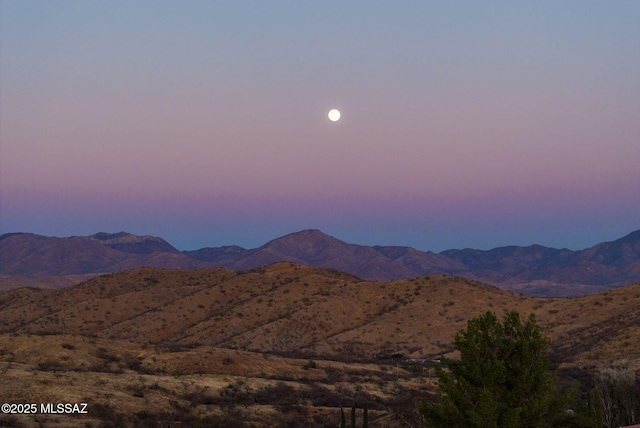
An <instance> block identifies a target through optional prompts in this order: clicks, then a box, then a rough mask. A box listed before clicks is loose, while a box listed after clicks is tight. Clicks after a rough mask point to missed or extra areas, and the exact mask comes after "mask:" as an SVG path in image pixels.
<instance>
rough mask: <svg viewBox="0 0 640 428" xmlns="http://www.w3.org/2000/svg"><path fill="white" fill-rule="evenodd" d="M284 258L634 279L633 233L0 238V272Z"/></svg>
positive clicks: (589, 280)
mask: <svg viewBox="0 0 640 428" xmlns="http://www.w3.org/2000/svg"><path fill="white" fill-rule="evenodd" d="M280 261H288V262H294V263H299V264H304V265H309V266H314V267H326V268H332V269H336V270H340V271H343V272H346V273H349V274H351V275H355V276H357V277H360V278H363V279H367V280H393V279H406V278H412V277H417V276H425V275H433V274H447V275H457V276H463V277H467V278H471V279H475V280H478V281H482V282H485V283H488V284H492V285H496V286H499V287H501V288H505V289H508V290H511V291H516V292H521V293H523V294H528V295H533V296H577V295H582V294H588V293H592V292H596V291H602V290H606V289H609V288H614V287H619V286H623V285H628V284H632V283H636V282H638V281H640V231H636V232H633V233H630V234H629V235H627V236H625V237H623V238H620V239H617V240H615V241H612V242H604V243H601V244H598V245H595V246H593V247H591V248H587V249H585V250H581V251H572V250H568V249H555V248H549V247H544V246H540V245H531V246H527V247H518V246H507V247H499V248H494V249H492V250H488V251H483V250H473V249H463V250H447V251H443V252H441V253H439V254H436V253H433V252H431V251H419V250H416V249H414V248H411V247H400V246H373V247H371V246H364V245H355V244H349V243H346V242H343V241H341V240H339V239H336V238H334V237H332V236H329V235H326V234H324V233H322V232H321V231H319V230H304V231H301V232H297V233H292V234H289V235H286V236H283V237H280V238H277V239H274V240H272V241H270V242H267V243H266V244H264V245H263V246H261V247H258V248H254V249H245V248H242V247H239V246H225V247H214V248H202V249H199V250H195V251H182V252H181V251H178V250H177V249H176V248H174V247H173V246H171V245H170V244H169V243H168V242H166V241H164V240H162V239H160V238H157V237H153V236H136V235H132V234H129V233H126V232H119V233H115V234H109V233H104V232H101V233H97V234H95V235H91V236H84V237H83V236H74V237H70V238H50V237H44V236H39V235H35V234H29V233H12V234H5V235H2V236H0V275H5V276H6V275H22V276H25V275H26V276H37V275H77V274H83V275H87V274H96V273H107V272H118V271H122V270H127V269H133V268H137V267H143V266H149V267H161V268H174V269H175V268H180V269H196V268H205V267H225V268H229V269H234V270H248V269H253V268H257V267H261V266H265V265H268V264H271V263H275V262H280Z"/></svg>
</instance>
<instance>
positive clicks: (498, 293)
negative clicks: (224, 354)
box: [0, 263, 640, 363]
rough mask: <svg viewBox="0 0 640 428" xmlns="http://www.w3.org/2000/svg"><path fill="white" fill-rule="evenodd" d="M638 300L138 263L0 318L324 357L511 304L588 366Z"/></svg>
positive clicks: (366, 350) (44, 329)
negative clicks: (155, 266)
mask: <svg viewBox="0 0 640 428" xmlns="http://www.w3.org/2000/svg"><path fill="white" fill-rule="evenodd" d="M638 307H640V286H639V285H635V286H631V287H625V288H621V289H618V290H613V291H608V292H604V293H599V294H594V295H590V296H585V297H581V298H575V299H539V298H528V297H524V296H521V295H515V294H512V293H510V292H507V291H504V290H501V289H498V288H495V287H492V286H488V285H485V284H482V283H478V282H474V281H471V280H467V279H463V278H455V277H448V276H432V277H424V278H416V279H412V280H403V281H389V282H378V281H374V282H371V281H362V280H360V279H357V278H355V277H352V276H350V275H347V274H344V273H341V272H338V271H332V270H326V269H317V268H310V267H305V266H300V265H295V264H291V263H279V264H274V265H270V266H268V267H265V268H260V269H256V270H252V271H246V272H234V271H230V270H226V269H209V270H200V271H171V270H158V269H151V268H146V269H139V270H134V271H129V272H122V273H118V274H112V275H106V276H101V277H97V278H94V279H92V280H89V281H87V282H85V283H82V284H80V285H77V286H73V287H68V288H64V289H58V290H37V289H19V290H12V291H9V292H5V293H0V326H2V330H1V331H2V332H6V333H19V334H25V333H29V334H63V333H65V334H78V335H92V336H95V337H101V338H105V339H117V340H128V341H133V342H138V343H165V342H171V343H175V344H180V345H189V346H191V345H207V346H216V347H225V348H234V349H241V350H247V351H255V352H286V353H292V352H293V353H296V354H303V355H309V356H318V355H321V356H324V357H331V358H356V359H372V358H374V357H375V356H379V355H382V354H385V353H389V354H391V353H397V352H400V353H403V354H406V355H410V356H412V357H424V356H428V357H435V356H437V355H440V354H443V353H447V352H449V351H451V350H452V343H453V342H452V340H453V335H454V333H455V332H456V331H458V330H460V329H462V328H463V327H464V326H465V323H466V321H467V319H469V318H471V317H473V316H477V315H479V314H481V313H482V312H484V311H486V310H489V309H491V310H494V311H497V312H498V313H501V312H502V311H505V310H507V309H516V310H518V311H521V312H524V313H528V312H534V313H535V314H536V315H537V317H538V319H539V322H540V324H541V325H542V327H543V330H544V332H545V333H546V334H547V335H549V336H550V337H551V338H552V339H553V340H554V342H557V343H558V345H556V347H555V348H554V349H557V350H558V352H560V353H561V354H565V353H566V352H565V351H564V350H565V349H581V351H580V352H572V354H571V355H570V358H569V356H566V355H565V357H564V358H563V359H564V360H565V361H568V360H569V359H570V360H571V361H591V362H592V363H597V362H598V361H601V362H604V361H605V360H604V359H603V358H604V357H605V356H606V357H607V358H611V357H612V356H613V355H616V356H619V355H622V354H626V356H627V357H628V358H639V357H640V350H639V349H637V346H635V345H636V344H637V341H638V339H639V338H640V337H639V336H638V334H639V331H638V330H637V328H636V327H635V326H637V325H640V314H639V313H638V311H637V308H638ZM634 329H635V330H634ZM604 332H606V334H604ZM560 343H561V344H562V345H560ZM623 343H627V344H628V345H624V346H623V345H622V344H623ZM614 345H615V346H614ZM594 350H599V351H598V352H597V353H598V354H599V355H600V357H597V358H596V357H595V356H594V355H595V354H594ZM567 352H568V351H567Z"/></svg>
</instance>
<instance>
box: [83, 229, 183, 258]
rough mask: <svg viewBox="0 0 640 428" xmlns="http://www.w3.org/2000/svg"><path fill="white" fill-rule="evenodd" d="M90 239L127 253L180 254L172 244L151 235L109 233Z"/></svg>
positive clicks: (97, 234)
mask: <svg viewBox="0 0 640 428" xmlns="http://www.w3.org/2000/svg"><path fill="white" fill-rule="evenodd" d="M88 238H89V239H92V240H97V241H100V243H101V244H102V245H105V246H107V247H110V248H113V249H114V250H118V251H123V252H125V253H136V254H151V253H155V252H161V253H179V251H178V250H177V249H175V248H174V247H173V246H172V245H171V244H169V243H168V242H167V241H165V240H164V239H161V238H157V237H155V236H150V235H143V236H139V235H133V234H131V233H128V232H118V233H107V232H98V233H96V234H94V235H91V236H88Z"/></svg>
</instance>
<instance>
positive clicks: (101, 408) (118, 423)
mask: <svg viewBox="0 0 640 428" xmlns="http://www.w3.org/2000/svg"><path fill="white" fill-rule="evenodd" d="M89 414H90V415H91V416H93V417H96V418H98V419H100V420H101V421H102V423H101V424H100V428H120V427H124V426H126V419H125V417H124V414H122V413H120V412H117V411H116V409H115V408H114V407H113V406H112V405H110V404H106V403H95V404H92V405H91V407H90V409H89Z"/></svg>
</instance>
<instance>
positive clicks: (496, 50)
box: [0, 0, 640, 251]
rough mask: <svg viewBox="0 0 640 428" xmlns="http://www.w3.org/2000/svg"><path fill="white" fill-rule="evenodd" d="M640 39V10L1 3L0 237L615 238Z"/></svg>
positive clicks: (639, 133) (637, 194)
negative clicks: (332, 117)
mask: <svg viewBox="0 0 640 428" xmlns="http://www.w3.org/2000/svg"><path fill="white" fill-rule="evenodd" d="M638 22H640V2H638V1H636V0H628V1H625V0H616V1H609V2H608V1H589V0H582V1H558V0H553V1H546V0H537V1H490V2H478V1H464V0H463V1H456V2H450V1H344V0H343V1H322V2H318V1H314V2H307V1H303V2H299V1H278V0H274V1H269V2H263V1H238V0H234V1H224V0H219V1H198V0H193V1H187V2H184V1H177V0H176V1H167V0H153V1H140V0H134V1H130V0H126V1H119V0H108V1H107V0H96V1H90V2H87V1H84V0H74V1H66V0H57V1H55V2H53V1H48V0H41V1H34V0H24V1H10V0H0V233H7V232H32V233H38V234H42V235H46V236H72V235H90V234H93V233H97V232H100V231H104V232H119V231H127V232H130V233H134V234H138V235H154V236H160V237H162V238H164V239H166V240H167V241H168V242H170V243H171V244H172V245H174V246H175V247H176V248H178V249H181V250H193V249H198V248H202V247H216V246H222V245H231V244H237V245H240V246H243V247H245V248H255V247H258V246H260V245H262V244H264V243H266V242H267V241H269V240H271V239H274V238H277V237H279V236H283V235H285V234H288V233H292V232H297V231H300V230H304V229H320V230H322V231H323V232H325V233H327V234H329V235H332V236H334V237H336V238H339V239H341V240H343V241H346V242H350V243H355V244H363V245H403V246H411V247H414V248H417V249H421V250H431V251H442V250H445V249H450V248H477V249H490V248H494V247H498V246H504V245H530V244H541V245H546V246H551V247H556V248H570V249H583V248H587V247H590V246H592V245H595V244H597V243H599V242H602V241H611V240H615V239H617V238H620V237H622V236H624V235H626V234H628V233H630V232H632V231H634V230H638V229H640V167H639V165H640V25H638ZM332 108H337V109H339V110H340V111H341V113H342V117H341V119H340V120H339V121H338V122H331V121H329V120H328V118H327V113H328V111H329V110H330V109H332Z"/></svg>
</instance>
